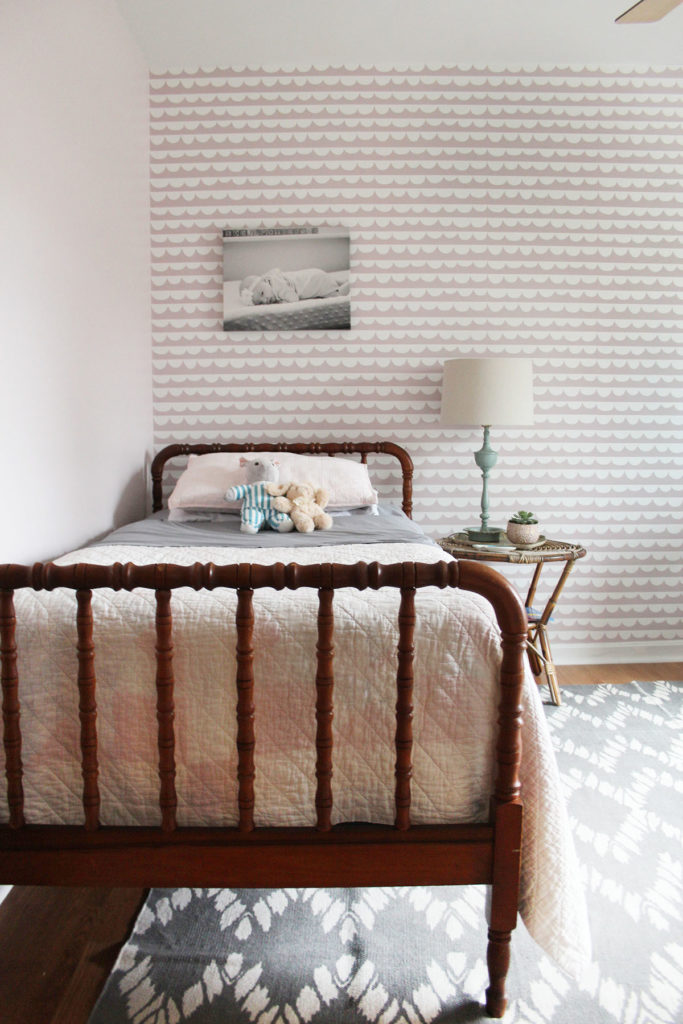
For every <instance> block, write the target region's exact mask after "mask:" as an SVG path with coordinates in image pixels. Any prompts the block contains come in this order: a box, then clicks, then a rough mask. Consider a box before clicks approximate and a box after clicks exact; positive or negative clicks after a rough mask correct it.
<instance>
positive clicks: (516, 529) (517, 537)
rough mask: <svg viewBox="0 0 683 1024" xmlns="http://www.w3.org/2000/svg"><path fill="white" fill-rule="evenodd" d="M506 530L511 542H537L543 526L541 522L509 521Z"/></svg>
mask: <svg viewBox="0 0 683 1024" xmlns="http://www.w3.org/2000/svg"><path fill="white" fill-rule="evenodd" d="M505 532H506V533H507V536H508V540H509V541H510V543H511V544H535V543H536V541H537V540H538V538H539V535H540V533H541V527H540V524H539V523H508V524H507V526H506V527H505Z"/></svg>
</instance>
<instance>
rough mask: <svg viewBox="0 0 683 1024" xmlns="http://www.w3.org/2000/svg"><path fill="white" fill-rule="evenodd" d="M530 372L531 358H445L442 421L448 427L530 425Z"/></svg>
mask: <svg viewBox="0 0 683 1024" xmlns="http://www.w3.org/2000/svg"><path fill="white" fill-rule="evenodd" d="M532 371H533V363H532V361H531V359H504V358H501V359H499V358H497V357H495V356H492V357H490V358H483V359H447V360H446V361H445V363H444V365H443V390H442V393H441V423H442V424H443V425H444V426H447V427H464V426H491V425H496V426H510V427H516V426H528V425H530V424H532V423H533V422H534V399H533V379H532Z"/></svg>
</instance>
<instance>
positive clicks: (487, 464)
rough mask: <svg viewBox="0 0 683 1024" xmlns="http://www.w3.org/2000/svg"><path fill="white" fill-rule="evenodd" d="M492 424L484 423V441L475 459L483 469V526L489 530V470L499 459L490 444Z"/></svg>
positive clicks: (481, 516) (483, 528) (475, 454)
mask: <svg viewBox="0 0 683 1024" xmlns="http://www.w3.org/2000/svg"><path fill="white" fill-rule="evenodd" d="M489 431H490V426H489V425H484V443H483V444H482V446H481V448H480V449H479V451H478V452H475V453H474V461H475V462H476V464H477V465H478V466H479V469H480V470H481V475H482V480H483V487H482V492H481V515H480V519H481V528H482V530H487V529H488V525H489V486H488V484H489V470H491V469H493V467H494V466H495V464H496V462H497V461H498V452H494V450H493V448H492V447H491V445H490V444H489Z"/></svg>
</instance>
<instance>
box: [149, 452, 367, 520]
mask: <svg viewBox="0 0 683 1024" xmlns="http://www.w3.org/2000/svg"><path fill="white" fill-rule="evenodd" d="M261 455H262V456H263V457H264V458H271V459H275V460H276V461H277V462H278V463H279V464H280V482H281V483H293V482H297V483H311V484H313V486H314V487H315V488H316V489H317V488H318V487H323V488H324V489H325V490H326V491H327V492H328V494H329V496H330V499H329V502H328V505H327V507H328V508H329V509H340V508H363V507H366V506H368V505H376V504H377V500H378V499H377V491H376V490H374V488H373V486H372V484H371V483H370V475H369V473H368V467H367V466H366V465H365V464H364V463H362V462H357V461H352V460H351V459H344V458H340V457H339V456H337V457H336V458H334V459H332V458H330V456H329V455H297V454H295V453H294V452H211V453H209V454H208V455H190V457H189V459H188V460H187V469H186V470H185V472H184V473H182V475H181V476H180V479H179V480H178V482H177V484H176V485H175V487H174V489H173V493H172V494H171V496H170V497H169V499H168V507H169V509H213V510H216V511H222V512H227V511H230V510H234V509H239V508H240V507H241V505H242V502H241V501H226V500H225V492H226V491H227V489H228V487H233V486H234V485H235V484H241V483H244V480H245V475H244V469H243V468H242V467H241V466H240V459H241V458H246V459H249V460H251V459H257V458H259V456H261Z"/></svg>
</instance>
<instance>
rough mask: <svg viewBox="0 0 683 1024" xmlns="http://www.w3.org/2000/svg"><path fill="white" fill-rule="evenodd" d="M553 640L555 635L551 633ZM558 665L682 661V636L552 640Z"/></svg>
mask: <svg viewBox="0 0 683 1024" xmlns="http://www.w3.org/2000/svg"><path fill="white" fill-rule="evenodd" d="M551 640H552V636H551ZM552 644H553V656H554V659H555V663H556V664H557V665H627V664H629V663H631V662H633V663H636V662H652V663H656V662H659V661H681V662H683V640H663V641H658V640H639V641H636V642H634V643H609V644H601V643H597V644H571V643H562V642H561V641H557V642H555V641H552Z"/></svg>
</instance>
